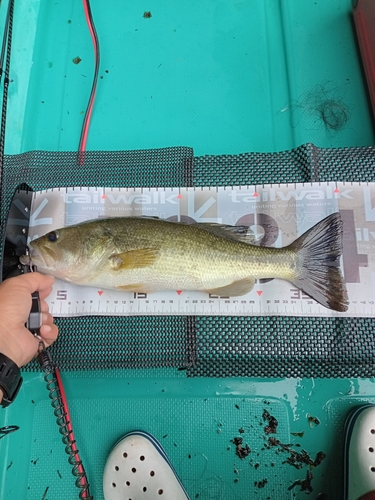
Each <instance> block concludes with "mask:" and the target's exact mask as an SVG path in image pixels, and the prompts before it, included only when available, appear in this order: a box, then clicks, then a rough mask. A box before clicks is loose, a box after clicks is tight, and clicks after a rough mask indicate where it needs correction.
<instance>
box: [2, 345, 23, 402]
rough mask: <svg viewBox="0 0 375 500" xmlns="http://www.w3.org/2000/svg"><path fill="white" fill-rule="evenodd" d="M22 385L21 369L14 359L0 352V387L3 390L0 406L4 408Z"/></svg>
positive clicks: (12, 399)
mask: <svg viewBox="0 0 375 500" xmlns="http://www.w3.org/2000/svg"><path fill="white" fill-rule="evenodd" d="M21 385H22V377H21V371H20V369H19V368H18V366H17V365H16V363H15V362H14V361H12V360H11V359H10V358H8V356H5V354H1V353H0V388H1V389H2V391H3V399H2V401H1V406H2V407H3V408H6V407H7V406H9V405H10V404H11V403H13V401H14V400H15V398H16V396H17V394H18V391H19V390H20V387H21Z"/></svg>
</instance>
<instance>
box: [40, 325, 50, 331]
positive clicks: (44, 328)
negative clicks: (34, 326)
mask: <svg viewBox="0 0 375 500" xmlns="http://www.w3.org/2000/svg"><path fill="white" fill-rule="evenodd" d="M42 328H43V333H49V332H50V331H51V330H52V328H51V327H50V326H49V325H42Z"/></svg>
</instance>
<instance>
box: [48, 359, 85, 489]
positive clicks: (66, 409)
mask: <svg viewBox="0 0 375 500" xmlns="http://www.w3.org/2000/svg"><path fill="white" fill-rule="evenodd" d="M55 375H56V380H57V384H58V386H59V389H60V394H61V404H62V406H63V408H62V410H63V412H64V414H65V420H66V428H67V431H68V432H69V436H68V439H69V441H70V442H71V443H72V451H73V452H74V454H75V458H76V460H77V462H80V461H81V459H80V457H79V453H78V450H77V446H76V443H75V438H74V433H73V428H72V423H71V419H70V412H69V407H68V400H67V399H66V394H65V389H64V385H63V383H62V379H61V375H60V370H59V369H58V368H55ZM78 472H79V473H80V474H85V469H84V468H83V466H82V464H80V465H78ZM84 485H87V482H86V479H85V477H83V478H82V486H84ZM83 498H87V496H86V494H85V496H84V497H83Z"/></svg>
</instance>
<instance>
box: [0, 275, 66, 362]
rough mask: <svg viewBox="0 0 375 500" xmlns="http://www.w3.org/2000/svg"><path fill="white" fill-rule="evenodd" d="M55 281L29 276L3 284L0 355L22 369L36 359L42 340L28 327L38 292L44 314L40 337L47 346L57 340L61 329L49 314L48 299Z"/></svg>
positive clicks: (10, 279)
mask: <svg viewBox="0 0 375 500" xmlns="http://www.w3.org/2000/svg"><path fill="white" fill-rule="evenodd" d="M53 282H54V278H53V277H52V276H45V275H43V274H40V273H37V272H35V273H27V274H24V275H21V276H17V277H15V278H9V279H7V280H5V281H4V282H3V283H1V284H0V307H1V310H0V353H2V354H5V355H6V356H8V358H10V359H11V360H12V361H14V362H15V363H16V364H17V365H18V366H19V367H21V366H23V365H25V364H26V363H28V362H29V361H31V360H32V359H33V357H34V356H36V354H37V352H38V345H39V340H38V339H37V338H35V337H34V335H32V334H31V333H30V331H29V330H28V329H27V328H26V327H25V323H26V321H27V319H28V317H29V314H30V310H31V303H32V299H31V294H32V293H33V292H39V298H40V306H41V311H42V326H41V328H40V336H41V337H42V339H43V341H44V343H45V345H46V346H49V345H51V344H52V343H53V342H54V341H55V340H56V338H57V334H58V329H57V326H56V325H54V324H53V317H52V315H51V314H50V313H49V312H48V304H47V302H46V301H45V298H46V297H47V296H48V295H49V294H50V293H51V290H52V285H53Z"/></svg>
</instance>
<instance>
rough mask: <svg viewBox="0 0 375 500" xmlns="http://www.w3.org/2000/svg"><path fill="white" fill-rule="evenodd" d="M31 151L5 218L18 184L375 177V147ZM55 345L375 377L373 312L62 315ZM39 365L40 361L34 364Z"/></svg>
mask: <svg viewBox="0 0 375 500" xmlns="http://www.w3.org/2000/svg"><path fill="white" fill-rule="evenodd" d="M76 160H77V155H76V153H66V152H42V151H36V152H30V153H25V154H22V155H17V156H7V157H6V158H5V166H4V175H3V187H2V206H1V215H2V221H4V220H5V219H6V214H7V210H8V207H9V204H10V200H11V197H12V194H13V192H14V190H15V188H16V186H17V185H18V184H20V183H23V182H26V183H28V184H29V185H30V186H32V188H33V189H34V190H38V189H45V188H50V187H58V186H80V185H84V186H108V187H123V186H147V187H148V186H192V185H194V186H209V185H211V186H212V185H238V184H262V183H265V184H267V183H286V182H307V181H311V180H313V181H319V180H321V181H327V180H336V181H375V149H374V148H372V147H369V148H345V149H319V148H316V147H315V146H313V145H310V144H309V145H305V146H301V147H300V148H297V149H295V150H293V151H288V152H281V153H248V154H241V155H233V156H230V155H223V156H204V157H195V158H193V151H192V149H190V148H168V149H161V150H143V151H128V152H124V151H121V152H109V151H103V152H101V151H96V152H89V153H87V154H86V156H85V162H84V166H78V165H77V161H76ZM56 322H57V324H58V326H59V328H60V331H61V334H60V337H59V339H58V341H57V342H56V343H55V344H54V345H53V346H52V348H51V353H52V356H53V358H54V360H55V361H57V362H58V363H59V365H60V366H61V368H62V369H65V370H85V369H108V368H147V367H158V366H160V367H161V366H176V367H181V368H186V372H187V375H188V376H190V377H194V376H212V377H222V376H254V377H284V376H292V377H297V376H298V377H372V376H374V375H375V364H374V354H375V328H374V320H372V319H368V318H357V319H354V318H348V319H343V318H340V319H338V318H299V317H197V318H193V317H181V316H179V317H152V316H147V317H121V318H120V317H82V318H64V319H62V318H60V319H57V320H56ZM26 369H28V370H35V369H38V367H37V365H36V364H35V363H31V364H30V365H28V367H26Z"/></svg>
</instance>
